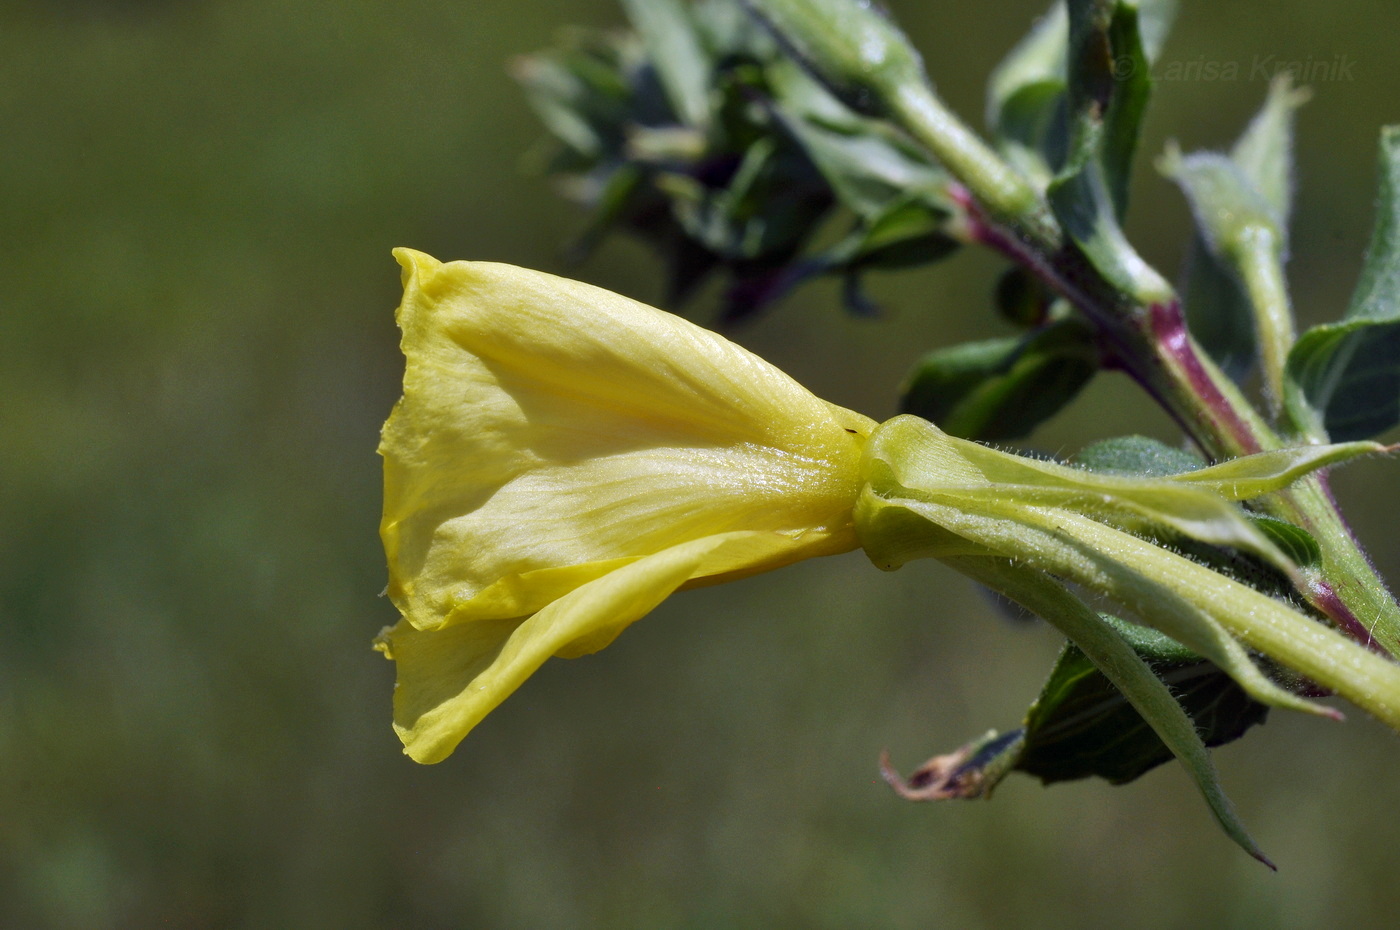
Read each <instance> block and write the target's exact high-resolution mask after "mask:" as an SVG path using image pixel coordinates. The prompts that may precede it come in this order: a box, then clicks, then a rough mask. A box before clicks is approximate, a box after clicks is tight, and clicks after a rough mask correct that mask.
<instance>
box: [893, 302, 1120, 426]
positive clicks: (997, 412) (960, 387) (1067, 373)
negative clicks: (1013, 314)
mask: <svg viewBox="0 0 1400 930" xmlns="http://www.w3.org/2000/svg"><path fill="white" fill-rule="evenodd" d="M1098 368H1099V352H1098V347H1097V343H1096V341H1095V336H1094V332H1093V330H1092V329H1091V328H1090V327H1089V326H1088V325H1087V324H1086V323H1084V322H1083V321H1082V320H1080V319H1078V318H1077V317H1069V318H1067V319H1064V320H1060V321H1058V322H1055V323H1051V324H1050V325H1049V326H1046V327H1043V328H1041V329H1039V330H1036V331H1033V332H1031V333H1028V334H1026V335H1024V336H1019V337H1011V338H1005V339H991V340H987V341H984V342H971V343H964V344H963V345H958V346H953V347H951V348H948V349H941V350H939V351H936V352H931V353H929V354H928V355H925V356H924V357H923V358H922V359H921V360H920V361H919V362H918V364H917V365H916V366H915V368H914V371H913V372H912V373H911V374H910V376H909V378H908V379H907V381H906V382H905V387H904V390H903V398H902V400H901V401H900V412H901V413H912V414H915V415H917V416H919V417H922V418H924V419H926V420H932V421H934V422H936V423H939V424H941V425H942V427H943V429H945V430H946V431H948V432H949V433H951V434H952V435H954V436H961V437H963V438H965V439H982V440H1004V439H1021V438H1023V437H1025V436H1028V435H1030V433H1031V432H1032V431H1033V430H1034V429H1035V428H1036V427H1037V426H1038V425H1040V423H1042V422H1043V421H1045V420H1047V419H1049V418H1050V417H1052V416H1054V415H1055V414H1056V413H1058V412H1059V411H1060V410H1061V409H1063V408H1064V407H1065V405H1067V404H1068V403H1069V402H1070V401H1071V400H1073V399H1074V397H1075V396H1076V395H1077V394H1078V393H1079V391H1080V390H1081V389H1082V388H1083V387H1084V385H1086V384H1087V383H1088V382H1089V380H1090V379H1091V378H1093V376H1094V374H1095V372H1097V371H1098Z"/></svg>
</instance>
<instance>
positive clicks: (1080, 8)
mask: <svg viewBox="0 0 1400 930" xmlns="http://www.w3.org/2000/svg"><path fill="white" fill-rule="evenodd" d="M1069 36H1070V52H1069V87H1068V91H1069V107H1070V120H1071V126H1072V132H1071V140H1072V141H1071V146H1070V154H1069V159H1068V161H1067V163H1066V164H1065V166H1064V168H1063V169H1062V170H1061V172H1060V173H1059V175H1058V176H1057V177H1056V178H1055V180H1054V181H1053V182H1051V184H1050V186H1049V188H1048V190H1047V192H1046V195H1047V198H1048V199H1049V201H1050V207H1051V209H1052V210H1053V211H1054V213H1055V217H1056V219H1058V220H1059V221H1060V225H1061V226H1062V227H1063V228H1064V230H1065V232H1066V233H1068V234H1069V236H1070V238H1071V239H1073V240H1074V242H1075V243H1076V244H1077V245H1078V246H1079V247H1080V249H1082V250H1083V251H1084V254H1085V256H1086V257H1087V258H1088V259H1089V261H1090V262H1091V263H1092V264H1093V265H1094V267H1095V268H1097V269H1098V271H1099V273H1100V274H1102V275H1103V276H1104V278H1105V279H1106V280H1107V281H1108V282H1109V283H1110V284H1112V285H1113V286H1114V287H1116V288H1117V289H1118V290H1120V291H1122V292H1124V293H1126V294H1130V295H1132V296H1133V297H1134V298H1136V299H1137V300H1138V301H1139V302H1141V303H1144V304H1154V303H1166V302H1168V301H1169V300H1171V299H1172V290H1171V287H1170V286H1169V285H1168V284H1167V282H1166V281H1164V280H1163V279H1162V277H1161V275H1159V274H1157V272H1156V271H1154V270H1153V269H1152V268H1151V267H1150V266H1149V265H1148V264H1147V263H1146V262H1144V261H1143V260H1142V257H1141V256H1139V255H1138V253H1137V252H1136V251H1135V250H1134V249H1133V247H1132V246H1131V245H1130V244H1129V243H1128V240H1127V237H1126V236H1125V235H1124V234H1123V229H1122V227H1121V226H1120V225H1119V216H1120V215H1121V212H1122V210H1123V208H1124V207H1125V205H1126V201H1127V185H1128V179H1129V174H1130V167H1131V160H1132V155H1133V151H1134V149H1135V147H1136V144H1137V134H1138V131H1139V128H1140V125H1141V120H1142V114H1143V110H1144V109H1145V106H1146V102H1147V94H1148V87H1149V85H1148V83H1146V82H1148V81H1149V80H1150V78H1149V76H1148V66H1147V58H1146V53H1145V52H1144V50H1143V47H1142V42H1141V39H1140V37H1139V35H1138V26H1137V13H1136V10H1135V9H1134V8H1132V7H1128V6H1123V5H1120V4H1117V3H1114V2H1110V0H1075V2H1072V3H1070V4H1069ZM1120 57H1121V59H1122V61H1124V62H1127V63H1128V64H1129V65H1130V67H1129V68H1128V72H1129V73H1128V74H1127V75H1126V76H1125V77H1123V78H1122V80H1119V74H1120V73H1121V72H1122V69H1123V68H1124V65H1122V64H1121V63H1119V59H1120ZM1115 68H1117V69H1118V70H1115Z"/></svg>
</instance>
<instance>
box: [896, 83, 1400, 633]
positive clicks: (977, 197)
mask: <svg viewBox="0 0 1400 930" xmlns="http://www.w3.org/2000/svg"><path fill="white" fill-rule="evenodd" d="M891 109H892V111H893V115H894V116H895V118H896V119H897V120H899V121H900V122H901V123H902V124H903V125H904V127H905V128H906V129H907V130H908V131H909V132H910V133H911V134H912V135H913V136H914V137H915V138H916V139H918V140H919V141H920V142H922V143H923V144H924V145H925V146H927V147H928V148H929V150H930V151H931V152H932V153H933V154H934V156H935V157H937V158H938V159H939V160H940V161H941V162H942V163H943V165H944V166H945V167H947V168H948V170H949V171H950V172H951V173H952V174H953V175H954V176H955V177H956V178H957V179H958V181H959V182H960V183H961V185H963V187H962V188H961V189H955V190H954V191H953V194H954V197H955V199H957V200H960V201H961V202H962V205H963V207H964V209H965V211H966V214H965V216H964V217H963V220H964V224H965V227H966V230H967V235H968V238H969V239H971V240H973V241H977V242H980V243H982V244H984V245H987V246H990V247H991V248H993V249H995V250H997V251H999V252H1001V253H1002V254H1004V255H1006V256H1007V257H1008V258H1010V259H1011V260H1013V261H1015V262H1016V263H1018V264H1020V265H1022V266H1023V267H1025V268H1026V269H1028V270H1029V271H1031V272H1032V273H1033V274H1035V275H1037V276H1038V277H1039V278H1041V280H1043V281H1044V282H1045V283H1046V284H1047V285H1048V286H1049V287H1051V288H1052V289H1053V290H1055V291H1057V292H1058V293H1060V294H1061V295H1062V296H1064V297H1065V298H1066V299H1068V300H1069V301H1070V302H1071V303H1072V304H1074V305H1075V306H1076V307H1077V308H1078V309H1079V310H1080V311H1081V312H1083V313H1084V314H1085V316H1086V317H1088V318H1089V319H1090V320H1091V321H1092V322H1093V323H1094V324H1095V325H1096V326H1097V328H1098V329H1099V332H1100V334H1101V336H1102V338H1103V340H1104V342H1105V344H1106V346H1108V347H1109V349H1110V351H1111V352H1112V355H1113V360H1114V362H1115V364H1117V365H1119V366H1120V367H1121V368H1122V369H1123V370H1124V371H1126V372H1127V373H1128V374H1129V375H1131V376H1132V377H1133V378H1134V379H1135V380H1136V381H1137V382H1138V383H1139V384H1140V385H1141V386H1142V387H1143V388H1144V389H1145V390H1146V391H1147V392H1148V393H1149V394H1150V395H1151V396H1152V397H1153V398H1154V399H1155V400H1156V401H1157V402H1158V403H1159V404H1160V405H1161V406H1162V408H1163V409H1164V410H1166V411H1167V413H1168V414H1170V415H1171V416H1172V417H1173V418H1174V419H1175V420H1176V421H1177V422H1178V423H1179V424H1180V425H1181V427H1182V429H1183V430H1184V431H1185V433H1186V434H1187V436H1189V437H1190V438H1191V440H1192V441H1193V442H1194V443H1195V444H1196V445H1197V446H1198V447H1199V448H1200V449H1201V450H1202V451H1203V452H1204V453H1205V454H1206V455H1207V456H1208V457H1210V458H1211V459H1216V460H1219V459H1226V458H1233V457H1235V456H1238V455H1246V454H1248V453H1251V452H1260V451H1266V450H1269V449H1277V448H1281V447H1282V446H1283V445H1284V441H1283V440H1282V439H1281V438H1280V437H1279V436H1278V435H1277V434H1276V433H1275V432H1274V431H1273V429H1272V428H1271V427H1270V426H1269V424H1268V423H1267V422H1266V421H1265V420H1264V418H1263V417H1262V416H1261V415H1260V414H1259V412H1258V411H1257V410H1255V409H1254V407H1253V406H1252V405H1251V404H1250V403H1249V402H1248V401H1247V400H1246V399H1245V397H1244V395H1243V394H1241V393H1240V390H1239V388H1238V387H1237V386H1236V385H1235V384H1234V382H1233V381H1231V380H1230V379H1229V378H1228V377H1227V376H1226V375H1225V373H1224V372H1222V371H1221V370H1220V368H1219V367H1218V366H1217V365H1215V363H1214V362H1213V361H1211V359H1210V357H1209V356H1208V355H1207V354H1206V353H1205V352H1204V351H1203V350H1202V349H1201V347H1200V346H1199V345H1198V344H1197V343H1196V341H1195V340H1194V339H1193V338H1192V337H1191V334H1190V332H1189V331H1188V330H1187V328H1186V323H1185V317H1184V315H1183V314H1182V312H1181V307H1180V304H1179V303H1178V302H1176V301H1172V302H1171V303H1169V304H1154V305H1151V306H1142V305H1140V304H1139V303H1138V302H1136V301H1135V300H1133V299H1132V298H1131V296H1129V295H1126V294H1122V293H1120V292H1118V291H1117V290H1116V289H1114V288H1113V287H1112V286H1111V285H1109V284H1108V283H1107V282H1106V281H1104V280H1103V277H1102V276H1101V275H1099V274H1098V273H1097V271H1096V270H1095V269H1093V268H1092V266H1091V265H1090V264H1089V262H1088V261H1087V260H1086V259H1085V257H1084V256H1083V254H1082V253H1081V252H1079V250H1078V249H1076V248H1075V247H1074V246H1073V245H1072V244H1067V243H1066V242H1065V241H1064V235H1063V232H1062V231H1061V230H1060V229H1059V227H1058V224H1056V223H1055V221H1054V219H1053V217H1052V216H1051V214H1050V212H1049V209H1048V207H1047V206H1046V205H1045V201H1044V200H1043V198H1041V197H1040V196H1039V195H1038V193H1036V191H1035V190H1034V188H1033V187H1031V185H1030V184H1029V182H1027V181H1026V180H1025V179H1024V178H1021V177H1020V175H1018V174H1017V173H1016V172H1015V171H1014V170H1013V169H1012V168H1011V167H1010V166H1009V165H1008V164H1007V163H1006V162H1005V161H1003V160H1002V159H1001V158H1000V157H999V156H998V155H997V154H996V153H995V152H994V151H992V150H991V149H990V148H989V147H988V146H987V145H986V144H985V143H983V142H982V141H981V139H980V138H978V137H977V136H976V134H974V133H973V132H972V131H971V130H970V129H968V128H967V127H966V125H964V124H963V123H962V122H961V121H960V120H959V119H958V118H957V117H956V116H955V115H954V114H952V113H951V112H950V111H948V110H947V108H946V107H944V106H943V105H942V103H941V102H940V101H939V100H938V99H937V97H935V96H934V95H933V93H932V91H930V90H928V89H927V88H922V87H920V88H913V89H910V90H908V91H904V92H902V93H900V94H899V95H897V96H896V97H895V98H894V100H893V101H892V105H891ZM955 188H956V186H955ZM1279 283H1280V284H1281V282H1279ZM1260 506H1261V507H1262V509H1263V510H1264V511H1265V512H1266V513H1268V514H1270V515H1271V516H1275V517H1278V518H1279V519H1283V520H1288V521H1289V522H1291V523H1295V524H1297V525H1298V526H1300V527H1302V528H1303V529H1305V530H1307V531H1308V532H1309V533H1311V534H1312V535H1313V536H1314V537H1315V538H1316V539H1317V541H1318V544H1319V546H1320V547H1321V550H1322V556H1323V558H1322V572H1321V575H1322V577H1321V578H1320V579H1318V580H1317V581H1316V583H1314V584H1312V585H1311V586H1310V587H1309V589H1308V590H1305V591H1302V592H1300V593H1301V594H1302V595H1303V596H1304V597H1305V598H1306V599H1307V600H1308V602H1309V603H1310V604H1312V605H1313V606H1314V607H1315V608H1316V609H1317V610H1318V611H1320V612H1321V613H1322V614H1323V615H1324V616H1326V617H1327V618H1328V619H1329V620H1331V621H1332V623H1333V624H1334V625H1336V626H1337V628H1338V629H1340V630H1342V631H1343V632H1345V633H1346V634H1347V635H1349V636H1351V637H1353V638H1355V639H1356V640H1357V641H1358V642H1361V643H1364V644H1366V645H1370V646H1372V647H1373V648H1378V649H1379V650H1383V651H1384V652H1386V653H1388V654H1390V655H1400V604H1397V603H1396V601H1395V598H1394V597H1393V596H1392V595H1391V594H1390V592H1389V590H1388V588H1387V587H1386V584H1385V581H1384V580H1383V579H1382V578H1381V577H1380V575H1379V574H1378V573H1377V572H1376V570H1375V568H1374V567H1373V566H1372V565H1371V563H1370V561H1369V560H1368V559H1367V557H1366V555H1365V553H1364V552H1363V551H1362V549H1361V547H1360V545H1359V544H1358V543H1357V541H1356V539H1355V537H1354V536H1353V535H1352V534H1351V531H1350V529H1349V528H1348V526H1347V524H1346V521H1345V520H1344V519H1343V517H1342V515H1341V512H1340V511H1339V510H1338V508H1337V505H1336V502H1335V501H1334V500H1333V499H1332V497H1331V495H1330V494H1328V493H1327V492H1326V490H1325V485H1324V484H1323V483H1322V479H1320V478H1309V479H1306V480H1305V481H1303V482H1300V483H1299V485H1298V486H1297V487H1295V488H1293V489H1290V490H1289V491H1285V492H1280V493H1279V494H1276V495H1271V496H1270V497H1268V498H1266V499H1264V500H1263V501H1261V502H1260Z"/></svg>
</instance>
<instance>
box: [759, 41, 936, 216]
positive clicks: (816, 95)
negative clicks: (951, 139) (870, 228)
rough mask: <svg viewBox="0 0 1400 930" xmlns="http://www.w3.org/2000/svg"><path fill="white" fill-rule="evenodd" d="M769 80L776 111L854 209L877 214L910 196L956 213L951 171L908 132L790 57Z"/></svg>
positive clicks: (773, 70)
mask: <svg viewBox="0 0 1400 930" xmlns="http://www.w3.org/2000/svg"><path fill="white" fill-rule="evenodd" d="M769 80H770V81H771V83H772V87H773V95H774V99H773V103H772V107H773V111H774V113H775V114H776V115H777V116H778V118H779V119H780V120H781V122H782V124H783V126H784V127H785V128H786V129H787V130H788V131H789V132H791V133H792V134H793V136H794V137H796V139H797V140H798V142H799V143H800V144H801V145H802V147H803V149H805V150H806V152H807V155H808V157H810V158H811V159H812V162H813V164H815V165H816V166H817V170H819V171H820V172H821V173H822V175H823V177H825V178H826V180H827V182H828V183H829V184H830V185H831V188H832V190H833V191H834V192H835V193H836V196H837V199H838V200H839V201H840V202H841V203H842V204H843V205H844V206H846V207H847V208H848V209H850V210H851V211H852V212H854V213H856V214H857V215H859V216H862V217H874V216H877V215H880V214H884V213H886V212H887V211H888V210H889V209H890V206H891V204H892V203H893V202H895V201H909V200H922V201H924V202H925V203H926V204H927V205H928V207H929V208H930V209H931V210H937V211H940V212H942V213H943V214H944V215H946V214H948V213H951V212H952V209H951V203H950V201H949V196H948V185H949V181H950V179H949V177H948V173H947V172H946V171H944V170H943V169H942V168H940V167H938V166H937V165H935V164H934V163H933V162H932V161H931V160H930V159H929V158H928V156H927V155H926V154H925V153H924V151H923V150H922V149H920V148H919V147H917V146H915V145H914V144H913V143H911V142H910V141H909V140H908V137H906V136H905V135H904V134H903V133H900V132H897V131H895V130H894V128H893V127H892V126H890V124H889V123H887V122H885V121H883V120H877V119H872V118H870V117H865V116H861V115H860V114H857V113H855V112H854V111H852V110H851V109H849V108H848V107H846V106H845V105H844V104H843V103H841V102H840V101H839V100H838V99H836V98H835V97H833V96H832V95H831V94H830V93H829V92H828V91H827V90H826V88H824V87H823V86H822V85H821V84H820V83H818V82H817V81H815V80H813V79H812V78H811V77H810V76H808V74H807V73H806V72H805V71H803V70H802V69H801V68H798V67H797V66H795V65H793V64H791V63H790V62H779V63H776V64H774V65H773V66H772V67H771V68H770V69H769Z"/></svg>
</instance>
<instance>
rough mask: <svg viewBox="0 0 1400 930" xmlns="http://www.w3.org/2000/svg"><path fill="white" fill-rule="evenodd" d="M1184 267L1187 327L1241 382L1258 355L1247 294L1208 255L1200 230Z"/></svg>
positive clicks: (1247, 374) (1216, 260) (1211, 355)
mask: <svg viewBox="0 0 1400 930" xmlns="http://www.w3.org/2000/svg"><path fill="white" fill-rule="evenodd" d="M1184 267H1185V271H1184V273H1183V276H1182V283H1181V291H1182V298H1181V302H1182V308H1183V309H1184V310H1185V312H1186V324H1187V328H1188V329H1190V331H1191V335H1192V336H1194V337H1195V338H1196V340H1197V341H1198V342H1199V343H1200V344H1201V345H1202V346H1203V347H1204V348H1205V350H1206V352H1207V353H1208V354H1209V355H1210V357H1211V358H1213V359H1214V360H1215V362H1216V364H1218V365H1219V366H1220V367H1221V369H1222V370H1223V371H1224V372H1225V374H1227V375H1229V376H1230V378H1231V379H1232V380H1234V381H1235V382H1236V383H1240V382H1243V381H1244V380H1245V379H1246V378H1247V377H1249V373H1250V372H1251V371H1252V370H1253V369H1254V363H1255V361H1256V359H1257V358H1258V354H1259V343H1258V337H1257V336H1256V334H1255V329H1254V308H1253V305H1252V304H1251V303H1250V302H1249V295H1248V294H1246V293H1245V290H1244V288H1243V287H1241V286H1240V283H1239V282H1238V281H1237V280H1235V278H1234V276H1233V275H1231V274H1230V272H1228V271H1227V270H1225V268H1223V267H1222V266H1221V263H1220V261H1219V260H1218V259H1217V258H1215V256H1213V255H1211V254H1210V248H1209V246H1207V245H1206V242H1205V239H1203V238H1202V236H1201V234H1200V233H1199V232H1197V233H1195V234H1193V235H1192V237H1191V245H1190V247H1189V250H1188V251H1187V253H1186V262H1185V266H1184Z"/></svg>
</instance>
